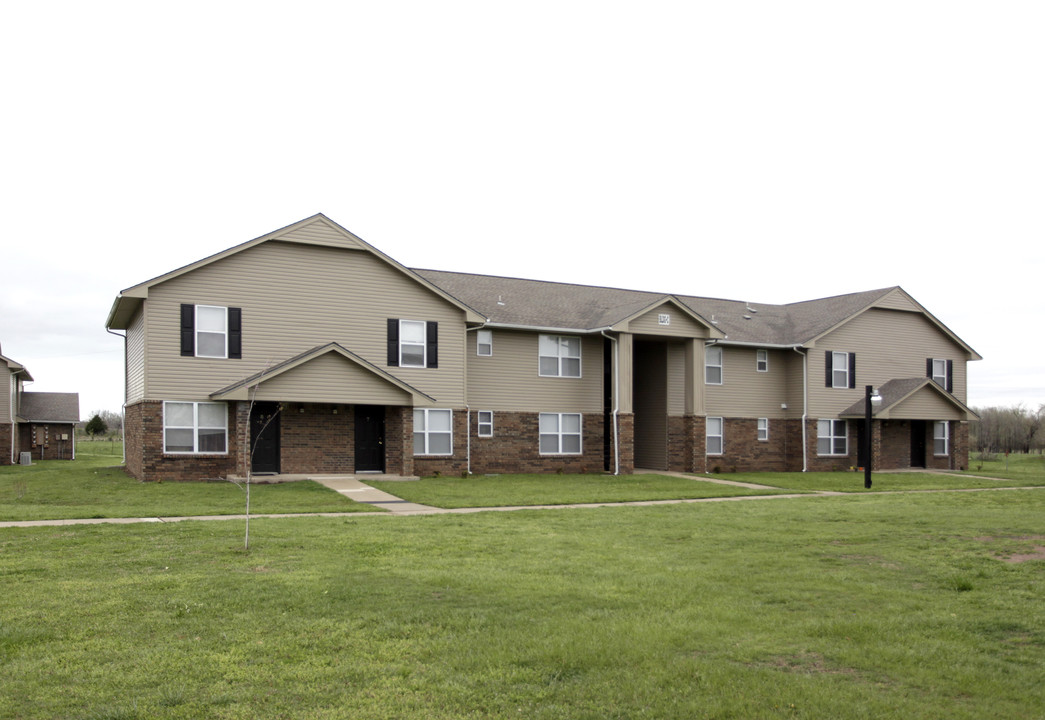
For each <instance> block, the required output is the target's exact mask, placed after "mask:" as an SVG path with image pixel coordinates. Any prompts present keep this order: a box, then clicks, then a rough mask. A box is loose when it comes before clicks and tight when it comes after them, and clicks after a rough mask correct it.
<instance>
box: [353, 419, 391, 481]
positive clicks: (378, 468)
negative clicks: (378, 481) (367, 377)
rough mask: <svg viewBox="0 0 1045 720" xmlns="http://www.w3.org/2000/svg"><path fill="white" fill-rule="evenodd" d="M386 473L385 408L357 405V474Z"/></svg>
mask: <svg viewBox="0 0 1045 720" xmlns="http://www.w3.org/2000/svg"><path fill="white" fill-rule="evenodd" d="M384 471H385V408H384V406H382V405H356V472H384Z"/></svg>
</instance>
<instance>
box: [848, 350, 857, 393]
mask: <svg viewBox="0 0 1045 720" xmlns="http://www.w3.org/2000/svg"><path fill="white" fill-rule="evenodd" d="M849 387H851V388H855V387H856V353H849Z"/></svg>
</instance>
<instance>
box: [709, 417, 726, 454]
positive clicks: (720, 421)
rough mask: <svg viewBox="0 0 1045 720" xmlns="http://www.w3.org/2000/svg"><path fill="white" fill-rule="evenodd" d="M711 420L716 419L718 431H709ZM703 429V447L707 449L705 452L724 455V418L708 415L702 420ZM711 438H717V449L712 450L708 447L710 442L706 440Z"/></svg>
mask: <svg viewBox="0 0 1045 720" xmlns="http://www.w3.org/2000/svg"><path fill="white" fill-rule="evenodd" d="M712 420H717V421H718V432H717V433H713V432H711V425H712V423H711V421H712ZM704 429H705V432H704V447H705V449H707V454H708V455H725V454H726V422H725V420H723V419H722V418H720V417H709V418H708V419H707V420H706V421H705V422H704ZM711 438H718V450H717V451H713V450H711V449H709V448H710V443H709V442H708V441H709V440H711Z"/></svg>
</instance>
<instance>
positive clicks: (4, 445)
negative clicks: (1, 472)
mask: <svg viewBox="0 0 1045 720" xmlns="http://www.w3.org/2000/svg"><path fill="white" fill-rule="evenodd" d="M13 432H14V425H12V424H11V423H4V424H3V425H0V465H11V464H13V463H17V462H18V454H17V453H14V457H13V458H12V457H11V455H12V445H11V435H12V433H13Z"/></svg>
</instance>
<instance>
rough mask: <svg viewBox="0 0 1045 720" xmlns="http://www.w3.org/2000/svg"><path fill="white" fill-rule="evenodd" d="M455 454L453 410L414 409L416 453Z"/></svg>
mask: <svg viewBox="0 0 1045 720" xmlns="http://www.w3.org/2000/svg"><path fill="white" fill-rule="evenodd" d="M453 454H454V414H453V411H452V410H437V409H435V408H415V409H414V455H453Z"/></svg>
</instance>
